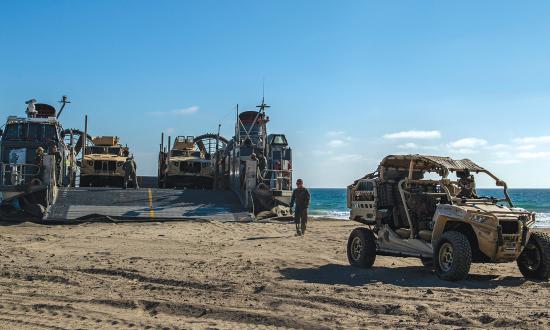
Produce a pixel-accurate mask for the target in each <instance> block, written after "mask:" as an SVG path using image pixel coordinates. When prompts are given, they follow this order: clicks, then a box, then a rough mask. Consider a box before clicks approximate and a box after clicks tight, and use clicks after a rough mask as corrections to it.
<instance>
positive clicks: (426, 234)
mask: <svg viewBox="0 0 550 330" xmlns="http://www.w3.org/2000/svg"><path fill="white" fill-rule="evenodd" d="M418 236H419V237H420V238H421V239H423V240H425V241H427V242H430V241H431V240H432V231H431V230H427V229H422V230H419V231H418Z"/></svg>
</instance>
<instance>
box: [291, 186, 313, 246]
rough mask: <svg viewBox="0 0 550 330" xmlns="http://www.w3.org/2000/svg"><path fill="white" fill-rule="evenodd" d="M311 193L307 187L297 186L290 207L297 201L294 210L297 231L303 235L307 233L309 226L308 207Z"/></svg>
mask: <svg viewBox="0 0 550 330" xmlns="http://www.w3.org/2000/svg"><path fill="white" fill-rule="evenodd" d="M309 201H310V195H309V190H307V189H306V188H296V189H294V191H293V192H292V198H291V199H290V207H291V208H292V207H293V206H294V203H296V209H295V210H294V224H295V225H296V233H297V234H298V235H299V236H302V235H304V234H305V233H306V226H307V209H308V208H309Z"/></svg>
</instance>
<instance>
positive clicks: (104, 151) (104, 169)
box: [80, 136, 129, 187]
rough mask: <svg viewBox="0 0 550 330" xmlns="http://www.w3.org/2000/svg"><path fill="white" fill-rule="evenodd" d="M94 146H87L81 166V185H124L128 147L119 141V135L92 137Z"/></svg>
mask: <svg viewBox="0 0 550 330" xmlns="http://www.w3.org/2000/svg"><path fill="white" fill-rule="evenodd" d="M92 141H93V143H94V145H93V146H88V147H86V153H85V155H84V158H83V159H82V165H81V168H80V186H81V187H88V186H92V187H105V186H109V187H124V167H123V165H124V162H125V161H126V158H127V157H128V155H129V149H128V147H123V146H122V145H120V143H119V138H118V137H117V136H98V137H94V138H92Z"/></svg>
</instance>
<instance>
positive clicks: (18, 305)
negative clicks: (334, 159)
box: [0, 221, 550, 329]
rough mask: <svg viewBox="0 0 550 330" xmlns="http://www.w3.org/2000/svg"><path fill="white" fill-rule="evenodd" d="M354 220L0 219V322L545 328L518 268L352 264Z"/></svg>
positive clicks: (543, 293) (540, 296)
mask: <svg viewBox="0 0 550 330" xmlns="http://www.w3.org/2000/svg"><path fill="white" fill-rule="evenodd" d="M354 227H356V224H355V223H351V222H349V221H311V223H310V226H309V230H308V233H307V235H306V236H305V237H295V236H294V232H293V225H291V224H272V223H221V222H191V221H189V222H170V223H157V222H152V223H119V224H115V223H88V224H81V225H71V226H67V225H58V226H52V225H39V224H33V223H23V224H17V225H10V224H4V225H3V226H2V228H1V231H0V260H2V269H1V272H0V296H1V298H0V328H2V329H8V328H28V329H42V328H44V329H46V328H53V329H75V328H115V329H116V328H120V329H129V328H136V329H142V328H144V329H164V328H166V329H172V328H204V329H228V328H233V329H235V328H310V329H324V328H327V329H334V328H340V329H349V328H419V327H422V328H430V329H432V328H433V329H456V328H489V327H498V328H515V329H518V328H525V329H541V328H548V327H550V318H549V312H548V306H547V302H548V296H549V293H550V283H547V282H529V281H525V280H524V279H523V278H522V276H521V274H520V273H519V271H518V270H517V267H516V264H515V263H509V264H498V265H494V264H487V265H473V267H472V270H471V275H470V276H469V277H468V278H467V280H465V281H462V282H458V283H449V282H444V281H440V280H438V279H437V278H436V277H435V275H434V274H433V273H432V272H431V271H430V270H427V269H425V268H423V267H422V266H421V264H420V261H418V260H416V259H409V258H407V259H402V258H390V257H378V258H377V260H376V262H375V267H374V268H373V269H371V270H360V269H354V268H352V267H350V266H349V265H348V262H347V259H346V250H345V248H346V241H347V237H348V234H349V233H350V231H351V230H352V229H353V228H354Z"/></svg>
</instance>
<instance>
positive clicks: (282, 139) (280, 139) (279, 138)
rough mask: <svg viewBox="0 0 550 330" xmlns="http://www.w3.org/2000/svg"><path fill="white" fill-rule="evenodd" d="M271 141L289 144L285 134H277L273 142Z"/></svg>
mask: <svg viewBox="0 0 550 330" xmlns="http://www.w3.org/2000/svg"><path fill="white" fill-rule="evenodd" d="M271 143H272V144H284V145H287V144H288V143H287V141H286V138H285V136H284V135H275V136H274V137H273V142H271Z"/></svg>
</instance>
